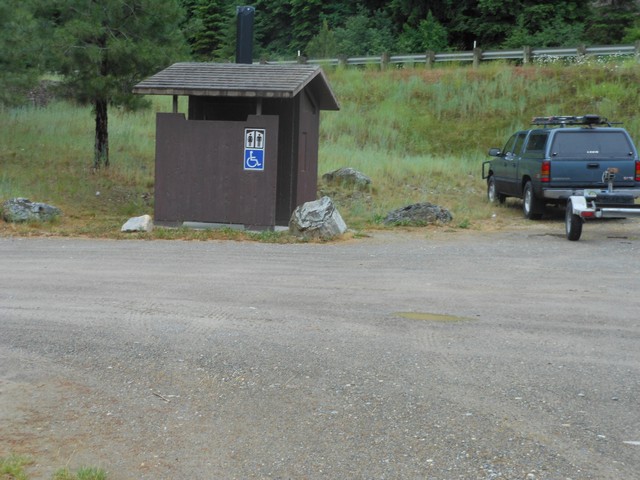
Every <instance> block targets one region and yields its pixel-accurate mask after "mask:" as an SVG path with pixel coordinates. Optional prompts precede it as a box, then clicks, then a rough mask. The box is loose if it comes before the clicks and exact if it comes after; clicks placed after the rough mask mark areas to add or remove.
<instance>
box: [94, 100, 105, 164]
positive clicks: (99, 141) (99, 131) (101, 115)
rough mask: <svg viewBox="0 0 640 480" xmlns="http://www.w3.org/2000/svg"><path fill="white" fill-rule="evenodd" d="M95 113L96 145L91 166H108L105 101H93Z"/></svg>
mask: <svg viewBox="0 0 640 480" xmlns="http://www.w3.org/2000/svg"><path fill="white" fill-rule="evenodd" d="M94 108H95V113H96V145H95V150H94V154H95V156H94V159H93V168H95V169H99V168H100V167H101V166H103V165H104V166H105V167H108V166H109V128H108V123H109V122H108V117H107V101H106V100H96V101H95V105H94Z"/></svg>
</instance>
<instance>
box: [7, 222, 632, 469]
mask: <svg viewBox="0 0 640 480" xmlns="http://www.w3.org/2000/svg"><path fill="white" fill-rule="evenodd" d="M562 233H563V225H562V223H559V222H557V221H554V222H540V223H533V222H530V223H527V224H526V226H522V227H517V228H512V229H509V230H503V231H499V232H493V233H478V232H466V231H460V230H458V231H456V232H446V231H444V230H440V231H438V232H436V233H433V232H428V231H426V230H419V231H413V232H392V233H389V232H380V233H377V232H374V233H373V234H372V236H371V237H369V238H363V239H356V240H351V241H346V242H339V243H332V244H295V245H273V244H263V243H251V242H244V243H243V242H218V241H208V242H183V241H103V240H83V239H62V238H38V239H29V238H0V272H1V273H0V329H1V330H0V456H6V455H8V454H9V453H18V454H28V455H29V456H30V457H31V458H33V460H34V464H33V465H32V467H31V469H30V472H31V474H32V477H31V478H33V479H47V480H50V479H51V476H52V473H53V472H54V471H55V470H56V469H58V468H61V467H65V466H68V467H70V468H77V467H78V466H81V465H90V466H97V467H102V468H104V469H105V470H106V471H107V472H108V478H109V479H110V480H121V479H270V478H272V479H346V478H349V479H444V480H450V479H469V480H473V479H528V480H539V479H550V480H558V479H559V480H566V479H572V480H578V479H599V480H601V479H616V480H618V479H633V478H640V473H639V472H640V349H639V346H640V223H639V222H638V221H631V220H627V221H616V222H601V223H597V224H596V223H594V224H589V225H587V226H586V227H585V231H584V233H583V238H582V240H580V241H579V242H568V241H567V240H566V239H564V237H563V235H562Z"/></svg>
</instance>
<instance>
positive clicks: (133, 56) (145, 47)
mask: <svg viewBox="0 0 640 480" xmlns="http://www.w3.org/2000/svg"><path fill="white" fill-rule="evenodd" d="M38 14H39V15H40V16H41V17H42V18H45V19H48V20H49V21H50V27H51V43H50V49H51V58H52V64H51V66H52V68H53V69H54V70H57V71H58V72H60V73H61V74H62V75H63V76H64V77H63V78H64V80H63V82H64V84H65V85H66V86H67V87H68V89H69V91H70V92H71V93H72V95H73V96H74V97H75V98H76V99H77V100H78V101H80V102H81V103H86V104H90V105H92V106H93V112H94V114H95V126H96V127H95V148H94V167H95V168H100V167H101V166H105V167H107V166H109V133H108V113H107V110H108V105H120V106H124V107H129V108H135V107H137V106H140V105H141V103H142V100H141V98H140V97H138V96H135V95H133V94H132V93H131V89H132V87H133V85H135V84H136V83H137V82H138V81H140V80H141V79H142V78H144V77H145V76H147V75H150V74H152V73H155V72H156V71H158V70H159V69H161V68H163V67H165V66H167V65H168V64H170V63H171V62H172V61H173V60H175V59H176V58H177V57H179V56H181V55H183V54H184V52H185V50H184V48H183V47H184V37H183V36H182V34H181V32H180V30H179V24H180V21H181V19H182V10H181V8H180V7H179V6H178V4H177V2H176V0H93V1H86V0H53V1H51V0H49V1H47V0H42V1H41V3H40V8H39V9H38Z"/></svg>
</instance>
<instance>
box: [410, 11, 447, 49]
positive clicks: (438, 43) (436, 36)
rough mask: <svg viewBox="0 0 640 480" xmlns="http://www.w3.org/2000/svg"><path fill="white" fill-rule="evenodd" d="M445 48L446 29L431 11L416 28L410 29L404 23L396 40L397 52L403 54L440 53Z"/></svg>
mask: <svg viewBox="0 0 640 480" xmlns="http://www.w3.org/2000/svg"><path fill="white" fill-rule="evenodd" d="M447 46H448V41H447V29H446V28H444V27H443V26H442V25H441V24H440V23H439V22H438V21H437V20H436V19H435V18H434V16H433V14H432V13H431V11H429V13H428V14H427V18H425V19H424V20H420V23H419V24H418V27H417V28H410V27H409V25H408V24H406V23H405V25H404V29H403V31H402V33H401V34H400V36H399V38H398V51H400V52H404V53H417V52H425V51H427V50H433V51H436V52H441V51H443V50H446V49H447Z"/></svg>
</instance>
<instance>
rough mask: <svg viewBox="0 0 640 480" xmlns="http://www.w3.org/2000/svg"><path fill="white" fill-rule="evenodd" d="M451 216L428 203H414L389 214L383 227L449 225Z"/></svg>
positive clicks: (449, 213) (443, 209)
mask: <svg viewBox="0 0 640 480" xmlns="http://www.w3.org/2000/svg"><path fill="white" fill-rule="evenodd" d="M451 220H453V215H452V214H451V212H450V211H449V210H447V209H446V208H442V207H440V206H438V205H433V204H432V203H429V202H424V203H414V204H413V205H408V206H406V207H403V208H399V209H398V210H393V211H392V212H389V213H388V214H387V216H386V218H385V219H384V223H385V225H429V224H432V223H438V222H439V223H449V222H450V221H451Z"/></svg>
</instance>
